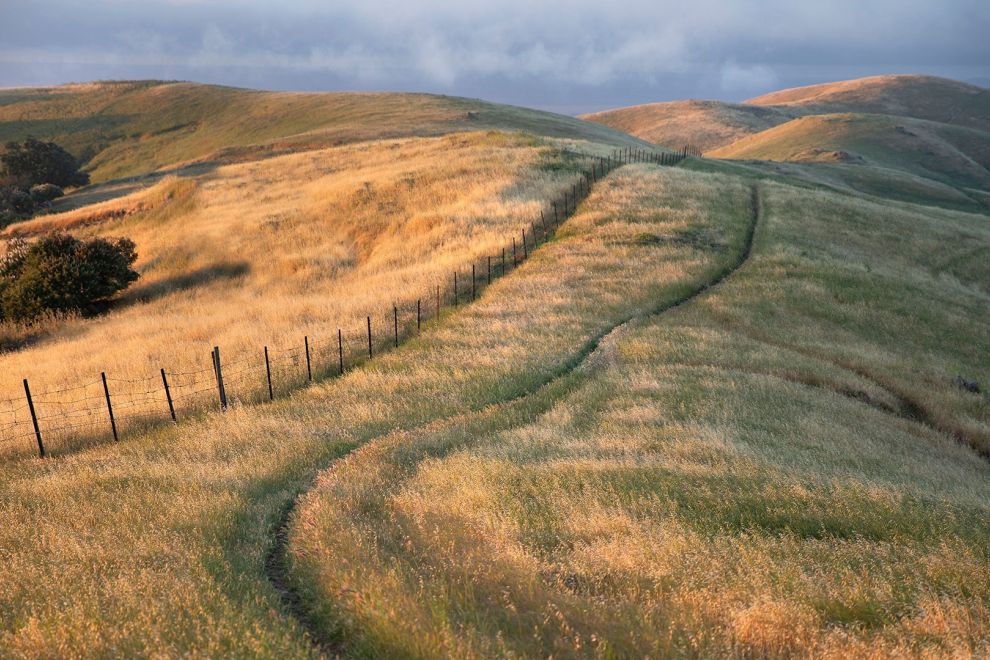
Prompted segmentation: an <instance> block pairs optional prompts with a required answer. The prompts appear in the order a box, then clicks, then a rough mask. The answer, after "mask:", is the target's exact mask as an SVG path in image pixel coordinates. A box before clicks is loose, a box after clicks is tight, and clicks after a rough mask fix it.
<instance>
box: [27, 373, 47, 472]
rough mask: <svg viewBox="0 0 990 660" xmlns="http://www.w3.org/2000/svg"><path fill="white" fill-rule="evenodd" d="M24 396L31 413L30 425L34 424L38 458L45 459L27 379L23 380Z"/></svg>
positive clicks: (39, 428)
mask: <svg viewBox="0 0 990 660" xmlns="http://www.w3.org/2000/svg"><path fill="white" fill-rule="evenodd" d="M24 394H25V395H26V396H27V400H28V410H30V411H31V423H32V424H34V437H35V438H37V440H38V457H39V458H44V457H45V443H43V442H42V441H41V427H39V426H38V415H37V413H35V411H34V400H33V399H31V388H30V387H28V381H27V378H25V379H24Z"/></svg>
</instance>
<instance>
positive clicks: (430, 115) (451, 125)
mask: <svg viewBox="0 0 990 660" xmlns="http://www.w3.org/2000/svg"><path fill="white" fill-rule="evenodd" d="M491 128H498V129H504V130H517V131H525V132H528V133H531V134H535V135H544V136H553V137H569V138H580V139H588V140H594V141H599V142H606V143H609V144H613V145H626V146H629V145H635V144H640V143H639V142H638V141H637V140H636V139H635V138H632V137H630V136H628V135H625V134H623V133H620V132H618V131H615V130H612V129H608V128H605V127H603V126H600V125H598V124H594V123H590V122H584V121H581V120H579V119H575V118H573V117H566V116H563V115H557V114H553V113H549V112H541V111H538V110H530V109H528V108H519V107H513V106H505V105H498V104H494V103H487V102H484V101H478V100H473V99H464V98H456V97H449V96H436V95H430V94H391V93H290V92H263V91H256V90H248V89H238V88H233V87H221V86H216V85H200V84H195V83H181V82H161V81H137V82H95V83H87V84H80V85H65V86H61V87H52V88H23V89H6V90H0V144H3V143H5V142H7V141H9V140H20V139H23V138H24V137H26V136H28V135H33V136H35V137H39V138H46V139H52V140H55V141H57V142H58V143H60V144H62V145H63V146H65V147H66V148H68V149H69V150H70V151H72V152H73V153H74V154H75V155H77V156H82V157H83V158H84V160H85V161H86V162H85V169H86V170H88V171H90V173H91V175H92V177H93V180H94V181H105V180H108V179H113V178H118V177H123V176H131V175H136V174H141V173H145V172H149V171H152V170H156V169H158V168H160V167H163V166H167V165H173V164H176V163H180V162H185V161H190V160H195V159H203V158H221V159H225V160H236V159H243V158H249V157H256V156H259V155H268V154H272V153H281V152H285V151H298V150H302V149H307V148H315V147H326V146H333V145H339V144H342V143H348V142H356V141H360V140H368V139H378V138H392V137H408V136H432V135H440V134H446V133H452V132H460V131H474V130H485V129H491ZM640 146H642V145H641V144H640Z"/></svg>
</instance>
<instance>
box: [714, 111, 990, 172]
mask: <svg viewBox="0 0 990 660" xmlns="http://www.w3.org/2000/svg"><path fill="white" fill-rule="evenodd" d="M708 155H709V156H711V157H713V158H731V159H741V160H777V161H789V162H799V163H801V162H805V163H807V162H818V163H849V164H859V165H875V166H879V167H885V168H889V169H894V170H903V171H906V172H909V173H911V174H915V175H918V176H922V177H925V178H929V179H934V180H936V181H940V182H942V183H951V184H955V185H958V186H961V187H972V188H983V189H988V190H990V172H988V171H987V168H988V167H990V133H985V132H983V131H978V130H973V129H970V128H962V127H958V126H951V125H948V124H940V123H937V122H930V121H923V120H919V119H912V118H909V117H895V116H891V115H871V114H859V113H845V114H828V115H811V116H807V117H800V118H798V119H794V120H792V121H789V122H787V123H786V124H782V125H780V126H775V127H773V128H770V129H768V130H765V131H762V132H760V133H756V134H754V135H750V136H747V137H744V138H742V139H740V140H737V141H735V142H733V143H732V144H730V145H728V146H726V147H722V148H720V149H715V150H713V151H711V152H709V154H708Z"/></svg>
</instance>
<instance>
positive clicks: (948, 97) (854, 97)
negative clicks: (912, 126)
mask: <svg viewBox="0 0 990 660" xmlns="http://www.w3.org/2000/svg"><path fill="white" fill-rule="evenodd" d="M746 105H752V106H761V107H765V108H771V109H774V110H778V111H789V112H792V113H794V114H802V115H808V114H832V113H838V112H861V113H870V114H885V115H898V116H901V117H913V118H915V119H927V120H929V121H937V122H940V123H943V124H952V125H955V126H966V127H969V128H975V129H979V130H981V131H990V90H987V89H983V88H982V87H976V86H975V85H968V84H966V83H961V82H957V81H955V80H948V79H946V78H935V77H932V76H913V75H897V76H874V77H870V78H860V79H858V80H846V81H843V82H834V83H826V84H822V85H811V86H808V87H796V88H793V89H785V90H782V91H779V92H773V93H772V94H765V95H763V96H758V97H756V98H753V99H750V100H748V101H746Z"/></svg>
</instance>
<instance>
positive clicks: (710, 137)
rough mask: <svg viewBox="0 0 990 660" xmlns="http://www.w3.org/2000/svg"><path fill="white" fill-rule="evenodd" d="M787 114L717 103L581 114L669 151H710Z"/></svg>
mask: <svg viewBox="0 0 990 660" xmlns="http://www.w3.org/2000/svg"><path fill="white" fill-rule="evenodd" d="M792 116H793V115H791V114H789V113H788V112H786V111H782V110H776V109H766V108H761V107H757V106H752V105H741V104H736V103H722V102H720V101H673V102H670V103H650V104H646V105H636V106H631V107H628V108H618V109H616V110H606V111H603V112H595V113H591V114H587V115H582V116H581V118H582V119H587V120H588V121H593V122H598V123H600V124H604V125H605V126H611V127H612V128H615V129H618V130H620V131H624V132H626V133H629V134H630V135H635V136H638V137H640V138H643V139H644V140H648V141H650V142H653V143H654V144H660V145H663V146H665V147H669V148H671V149H680V148H681V147H683V146H684V145H694V146H697V147H698V148H700V149H702V150H703V151H709V150H711V149H716V148H718V147H722V146H725V145H727V144H731V143H732V142H735V141H736V140H738V139H739V138H742V137H745V136H747V135H752V134H753V133H758V132H760V131H762V130H765V129H768V128H771V127H773V126H776V125H778V124H782V123H784V122H786V121H788V120H790V119H791V117H792Z"/></svg>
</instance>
